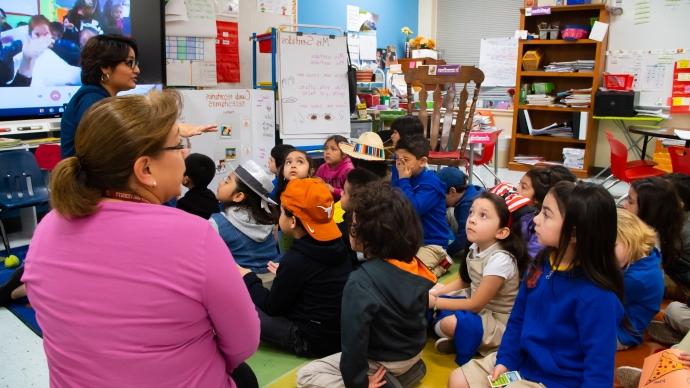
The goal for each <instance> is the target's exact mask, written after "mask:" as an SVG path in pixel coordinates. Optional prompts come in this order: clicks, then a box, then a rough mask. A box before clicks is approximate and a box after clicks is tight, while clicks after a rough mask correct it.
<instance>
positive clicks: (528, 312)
mask: <svg viewBox="0 0 690 388" xmlns="http://www.w3.org/2000/svg"><path fill="white" fill-rule="evenodd" d="M534 221H535V223H536V233H537V237H538V238H539V242H540V243H542V244H543V245H544V246H546V247H547V249H544V250H543V251H542V252H540V254H539V255H538V256H537V259H536V261H535V262H534V264H532V265H531V266H530V268H529V269H528V271H527V274H526V277H525V279H524V280H523V281H522V284H521V285H520V291H519V292H518V296H517V299H516V300H515V305H514V307H513V310H512V312H511V314H510V319H509V320H508V325H507V327H506V331H505V333H504V334H503V339H502V342H501V345H500V347H499V348H498V352H497V353H493V354H491V355H489V356H487V357H485V358H483V359H479V360H472V361H470V362H469V363H467V364H465V365H463V366H462V367H461V368H458V369H456V370H455V371H454V372H453V374H452V375H451V378H450V381H449V387H468V386H470V387H488V386H489V380H488V379H487V376H491V379H492V380H495V379H496V378H498V377H499V376H500V375H502V374H503V373H505V372H507V371H518V372H519V373H520V375H521V376H522V378H523V379H525V380H527V381H526V382H525V383H527V384H530V382H534V383H541V384H544V385H546V386H549V387H551V386H557V387H582V386H586V387H606V388H610V387H611V386H612V385H613V369H614V358H615V353H616V334H617V331H618V326H619V324H620V322H621V320H622V319H623V305H622V303H621V300H622V298H623V276H622V274H621V271H620V269H619V268H618V263H617V261H616V257H615V254H614V250H615V244H616V204H615V203H614V200H613V197H612V196H611V194H609V193H608V192H607V191H606V190H605V189H604V188H603V187H601V186H600V185H596V184H593V183H586V182H580V183H577V184H573V183H570V182H559V183H557V184H556V185H555V186H554V187H553V188H552V189H551V190H550V191H549V193H548V194H547V195H546V197H545V199H544V202H543V203H542V207H541V211H540V212H539V214H537V216H536V217H535V219H534ZM529 386H532V385H529ZM534 386H536V384H535V385H534Z"/></svg>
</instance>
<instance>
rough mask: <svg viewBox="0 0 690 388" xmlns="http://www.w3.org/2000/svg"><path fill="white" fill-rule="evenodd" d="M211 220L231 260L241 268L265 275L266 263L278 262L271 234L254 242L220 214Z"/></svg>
mask: <svg viewBox="0 0 690 388" xmlns="http://www.w3.org/2000/svg"><path fill="white" fill-rule="evenodd" d="M211 219H212V220H213V221H215V223H216V225H217V226H218V234H220V237H221V238H222V239H223V241H225V244H226V245H227V246H228V248H229V249H230V253H232V258H233V259H235V262H236V263H237V264H239V265H240V266H241V267H244V268H247V269H251V270H252V272H256V273H266V272H268V269H267V268H266V265H267V264H268V261H269V260H272V261H276V262H277V261H278V257H279V253H278V248H277V245H276V240H275V239H274V238H273V233H271V234H269V235H268V237H267V238H266V239H265V240H264V241H255V240H252V239H251V238H250V237H249V236H247V235H246V234H244V233H242V232H241V231H240V230H239V229H237V228H236V227H235V225H233V224H232V223H230V221H228V219H227V218H225V216H224V215H223V214H222V213H214V214H211Z"/></svg>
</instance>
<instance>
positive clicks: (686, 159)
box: [668, 146, 690, 175]
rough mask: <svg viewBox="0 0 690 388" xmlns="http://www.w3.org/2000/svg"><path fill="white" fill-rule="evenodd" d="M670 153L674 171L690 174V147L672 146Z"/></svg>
mask: <svg viewBox="0 0 690 388" xmlns="http://www.w3.org/2000/svg"><path fill="white" fill-rule="evenodd" d="M668 153H669V155H671V167H672V168H673V172H679V173H681V174H686V175H690V148H685V147H680V146H670V147H668Z"/></svg>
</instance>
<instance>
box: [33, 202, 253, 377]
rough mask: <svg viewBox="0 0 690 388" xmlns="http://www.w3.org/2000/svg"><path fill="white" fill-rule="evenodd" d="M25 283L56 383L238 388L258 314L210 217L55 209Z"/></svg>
mask: <svg viewBox="0 0 690 388" xmlns="http://www.w3.org/2000/svg"><path fill="white" fill-rule="evenodd" d="M22 280H23V281H24V282H25V283H26V285H27V291H28V294H29V298H30V300H31V304H32V305H33V307H34V308H35V310H36V318H37V320H38V323H39V325H40V326H41V328H42V329H43V346H44V348H45V352H46V356H47V358H48V367H49V369H50V385H51V387H204V388H206V387H209V388H210V387H234V386H235V384H234V382H233V381H232V380H231V379H230V378H229V377H228V373H229V372H231V371H232V370H234V369H235V367H237V365H239V364H240V363H241V362H243V361H244V360H246V359H247V358H248V357H249V356H251V355H252V354H253V353H254V352H255V351H256V349H257V346H258V344H259V320H258V316H257V313H256V310H255V308H254V305H253V303H252V301H251V299H250V298H249V294H248V292H247V289H246V287H245V285H244V282H243V281H242V278H241V277H240V275H239V272H238V271H237V268H236V266H235V263H234V261H233V259H232V256H231V255H230V253H229V251H228V248H227V246H226V245H225V243H224V242H223V240H221V238H220V237H219V236H218V233H216V232H215V231H214V230H213V228H212V227H211V225H210V224H209V223H208V221H206V220H203V219H201V218H199V217H197V216H194V215H191V214H187V213H184V212H182V211H180V210H178V209H174V208H171V207H166V206H162V205H151V204H143V203H132V202H103V203H101V205H100V210H99V211H97V212H96V213H95V214H93V215H91V216H89V217H85V218H81V219H75V220H67V219H64V218H62V217H61V216H60V215H59V214H58V213H57V212H55V211H51V212H50V213H49V214H48V215H46V216H45V218H43V220H42V221H41V223H40V224H39V225H38V228H37V229H36V233H35V234H34V238H33V240H32V241H31V245H30V248H29V252H28V254H27V261H26V269H25V273H24V277H23V278H22Z"/></svg>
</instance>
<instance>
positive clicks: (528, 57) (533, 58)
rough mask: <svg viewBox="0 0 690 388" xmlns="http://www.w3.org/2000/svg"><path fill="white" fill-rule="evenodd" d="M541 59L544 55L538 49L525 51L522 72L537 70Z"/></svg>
mask: <svg viewBox="0 0 690 388" xmlns="http://www.w3.org/2000/svg"><path fill="white" fill-rule="evenodd" d="M542 58H544V53H543V51H541V50H540V49H537V50H529V51H527V52H526V53H525V55H523V56H522V70H524V71H537V70H539V67H540V66H541V60H542Z"/></svg>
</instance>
